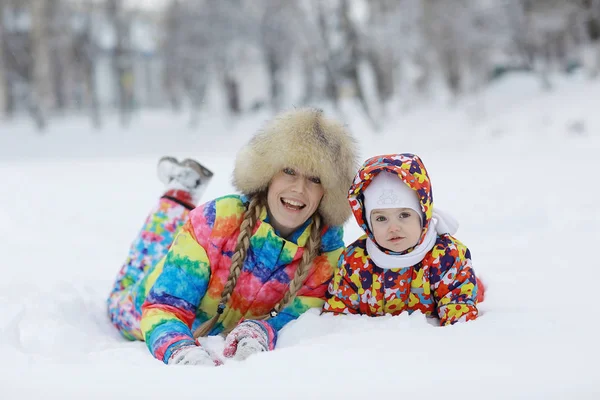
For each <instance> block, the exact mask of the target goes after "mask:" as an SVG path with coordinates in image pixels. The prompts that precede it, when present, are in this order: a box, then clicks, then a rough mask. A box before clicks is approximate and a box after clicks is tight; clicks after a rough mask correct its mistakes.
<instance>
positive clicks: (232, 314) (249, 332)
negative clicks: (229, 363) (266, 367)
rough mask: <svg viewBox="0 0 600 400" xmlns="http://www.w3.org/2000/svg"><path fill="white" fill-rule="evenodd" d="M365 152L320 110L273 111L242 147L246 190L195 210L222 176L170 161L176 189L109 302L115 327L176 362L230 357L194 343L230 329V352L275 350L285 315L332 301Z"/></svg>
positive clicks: (170, 181) (168, 173) (166, 164)
mask: <svg viewBox="0 0 600 400" xmlns="http://www.w3.org/2000/svg"><path fill="white" fill-rule="evenodd" d="M356 160H357V159H356V149H355V143H354V140H353V138H352V137H351V136H350V134H349V133H348V132H347V131H346V129H345V128H344V126H343V125H342V124H340V123H338V122H336V121H333V120H330V119H327V118H325V117H324V116H323V113H322V111H320V110H314V109H300V110H294V111H291V112H288V113H285V114H282V115H280V116H278V117H276V118H274V119H273V120H272V121H271V122H270V123H268V124H267V126H266V127H265V128H264V129H263V130H262V131H261V132H259V133H258V134H257V135H255V136H254V137H253V138H252V140H251V141H250V142H249V143H248V144H247V145H246V146H245V147H243V148H242V150H241V151H240V153H239V154H238V156H237V159H236V163H235V168H234V172H233V183H234V186H235V187H236V188H237V189H238V190H239V191H240V192H241V193H242V195H230V196H224V197H220V198H217V199H215V200H212V201H209V202H207V203H205V204H203V205H201V206H199V207H197V208H193V203H194V202H195V201H197V200H198V198H199V194H200V192H201V191H202V190H203V188H204V187H205V186H206V183H207V180H209V179H210V178H211V176H212V174H211V173H210V171H208V170H207V169H206V168H203V167H202V166H201V165H200V164H198V163H196V162H194V161H191V160H185V161H183V162H181V163H178V162H177V161H176V160H175V159H172V158H165V159H162V160H161V161H160V162H159V166H158V169H159V177H160V178H161V180H163V182H166V183H167V191H166V193H165V195H163V196H162V197H161V199H160V202H159V205H158V208H157V209H156V210H154V211H153V213H151V214H150V216H149V217H148V220H147V221H146V224H145V226H144V228H143V229H142V231H141V233H140V235H139V237H138V238H137V239H136V241H135V242H134V244H133V245H132V247H131V250H130V253H129V257H128V259H127V261H126V263H125V265H124V266H123V267H122V269H121V271H120V273H119V275H118V277H117V281H116V283H115V286H114V289H113V291H112V293H111V295H110V297H109V299H108V311H109V316H110V318H111V320H112V322H113V324H114V325H115V326H116V327H117V329H119V331H120V332H121V333H122V334H123V335H124V336H125V337H127V338H129V339H132V340H134V339H139V340H145V341H146V344H147V346H148V348H149V350H150V352H151V353H152V354H153V355H154V357H156V358H157V359H159V360H161V361H163V362H165V363H167V364H195V365H219V364H220V363H221V360H220V359H219V357H217V356H216V355H214V354H210V353H209V352H208V351H207V350H206V349H204V348H203V347H201V346H200V344H199V343H198V341H197V340H195V338H197V337H199V336H205V335H217V334H226V335H227V336H226V340H225V350H224V356H226V357H234V358H236V359H244V358H246V357H247V356H248V355H250V354H253V353H255V352H260V351H267V350H272V349H274V348H275V345H276V341H277V332H278V331H279V330H280V329H281V328H282V327H283V326H284V325H285V324H287V323H288V322H289V321H291V320H293V319H296V318H298V316H300V315H301V314H302V313H304V312H305V311H306V310H308V309H309V308H312V307H321V306H322V305H323V303H324V299H325V293H326V291H327V286H328V283H329V281H330V280H331V278H332V276H333V272H334V267H335V266H336V265H337V261H338V258H339V256H340V254H341V253H342V251H343V249H344V243H343V229H342V225H343V224H344V222H345V221H346V220H347V219H348V218H349V216H350V214H351V211H350V207H349V206H348V203H347V201H346V194H347V191H348V188H349V187H350V185H351V183H352V178H353V176H354V171H356V167H357V164H356V162H357V161H356ZM190 210H191V211H190ZM173 237H174V239H173Z"/></svg>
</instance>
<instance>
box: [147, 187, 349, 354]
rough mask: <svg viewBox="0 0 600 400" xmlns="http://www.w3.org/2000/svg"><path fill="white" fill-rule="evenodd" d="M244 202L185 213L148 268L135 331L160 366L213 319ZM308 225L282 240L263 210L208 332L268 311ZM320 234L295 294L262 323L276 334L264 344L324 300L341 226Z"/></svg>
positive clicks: (233, 199)
mask: <svg viewBox="0 0 600 400" xmlns="http://www.w3.org/2000/svg"><path fill="white" fill-rule="evenodd" d="M246 205H247V199H246V198H244V197H242V196H237V195H231V196H225V197H221V198H217V199H216V200H213V201H210V202H208V203H205V204H203V205H201V206H199V207H197V208H196V209H194V210H193V211H191V212H190V214H189V219H188V221H187V223H186V224H185V225H184V226H183V227H182V229H181V231H180V232H179V233H178V235H177V236H176V238H175V240H174V242H173V244H172V246H171V248H170V249H169V252H168V253H167V255H166V256H165V257H164V258H163V259H162V260H161V261H160V262H159V263H158V264H157V265H156V266H155V267H154V268H153V269H152V270H151V271H149V273H148V275H147V277H146V278H145V279H146V280H147V281H146V282H144V284H143V285H142V286H143V288H144V290H145V292H146V293H145V301H144V303H143V305H142V319H141V331H142V334H143V336H144V339H145V341H146V344H147V346H148V348H149V350H150V352H151V353H152V354H153V355H154V356H155V357H156V358H157V359H159V360H162V361H164V362H165V363H166V362H167V361H168V360H169V357H170V356H171V354H172V353H173V352H174V351H175V350H177V349H178V348H180V347H181V346H187V345H190V344H194V343H196V342H195V340H194V339H193V336H192V332H193V330H194V329H195V328H196V327H197V326H198V325H200V324H202V323H203V322H205V321H207V320H208V319H210V318H211V317H212V316H214V315H215V314H216V312H217V306H218V302H219V300H220V297H221V292H222V290H223V287H224V285H225V282H226V281H227V277H228V275H229V267H230V265H231V256H232V255H233V252H234V249H235V246H236V241H237V237H238V234H239V231H240V225H241V223H242V219H243V214H244V212H245V211H246ZM311 223H312V221H311V220H309V221H307V222H306V223H305V224H304V226H302V227H300V228H299V229H298V230H297V231H296V232H294V233H293V234H292V236H291V237H290V238H288V239H287V240H286V239H283V238H281V237H280V236H278V235H277V233H276V232H275V230H274V228H273V227H272V226H271V225H270V224H269V223H268V217H267V211H266V209H263V211H262V215H261V218H260V220H259V222H258V223H257V224H256V226H255V227H254V230H253V232H252V236H251V238H250V248H249V249H248V253H247V257H246V260H245V262H244V265H243V267H242V272H241V274H240V276H239V278H238V282H237V285H236V287H235V289H234V291H233V293H232V295H231V300H230V302H229V304H228V305H227V307H226V308H225V310H224V312H223V314H222V315H221V317H220V319H219V322H218V323H217V324H216V326H215V327H214V329H213V330H212V331H211V332H210V335H217V334H219V333H220V332H222V331H223V330H225V329H230V328H233V327H235V326H236V325H237V324H238V323H239V322H240V321H242V320H244V319H246V320H248V319H249V320H251V319H253V318H256V317H258V316H262V315H264V314H267V313H268V312H269V311H270V310H271V309H272V308H273V307H274V306H275V305H276V304H277V302H279V301H280V300H281V299H282V298H283V295H284V294H285V292H286V291H287V290H288V287H289V282H290V281H291V279H293V277H294V272H295V271H296V269H297V268H298V266H299V263H300V260H301V257H302V254H303V252H304V251H305V248H304V246H305V244H306V241H307V239H308V237H309V235H310V228H311V226H310V225H311ZM321 237H322V239H321V249H320V250H321V252H320V255H319V256H318V257H317V258H316V259H315V261H314V263H313V266H312V269H311V271H310V273H309V276H308V278H307V280H306V282H305V283H304V285H303V287H302V288H301V289H300V291H299V292H298V296H297V297H296V299H295V300H294V301H293V302H292V304H290V305H288V306H287V307H286V308H284V309H283V310H282V311H281V312H280V313H279V314H278V315H277V316H276V317H274V318H271V319H269V320H267V322H268V325H269V326H270V327H271V328H272V329H273V331H274V332H275V335H274V337H273V339H272V340H273V343H271V344H270V345H271V347H272V346H274V342H275V341H276V333H277V331H279V330H280V329H281V328H282V327H283V326H284V325H285V324H287V323H288V322H289V321H291V320H294V319H296V318H298V317H299V316H300V315H301V314H302V313H304V312H305V311H306V310H308V309H309V308H312V307H318V308H320V307H321V306H322V305H323V303H324V301H325V295H326V291H327V286H328V284H329V282H330V280H331V278H332V277H333V272H334V267H335V265H336V264H337V260H338V258H339V256H340V254H341V253H342V251H343V249H344V242H343V229H342V227H334V226H331V227H328V226H324V227H323V230H322V231H321Z"/></svg>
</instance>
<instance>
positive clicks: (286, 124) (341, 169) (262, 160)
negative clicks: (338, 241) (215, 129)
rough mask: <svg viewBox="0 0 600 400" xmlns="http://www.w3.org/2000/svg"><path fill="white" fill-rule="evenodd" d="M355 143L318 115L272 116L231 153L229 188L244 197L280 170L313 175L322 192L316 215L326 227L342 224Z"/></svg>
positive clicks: (338, 126)
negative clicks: (285, 169) (234, 160)
mask: <svg viewBox="0 0 600 400" xmlns="http://www.w3.org/2000/svg"><path fill="white" fill-rule="evenodd" d="M356 147H357V146H356V141H355V140H354V138H353V137H352V136H351V135H350V133H349V132H348V131H347V130H346V128H345V127H344V125H342V124H341V123H339V122H337V121H334V120H331V119H327V118H325V117H324V116H323V111H321V110H318V109H313V108H303V109H296V110H293V111H289V112H286V113H283V114H280V115H278V116H277V117H275V118H274V119H273V120H271V121H270V122H269V123H267V125H266V126H265V127H264V128H263V129H262V130H261V131H259V132H258V133H257V134H256V135H255V136H254V137H253V138H252V139H251V140H250V142H249V143H248V144H247V145H246V146H244V147H243V148H242V149H241V150H240V152H239V153H238V155H237V158H236V162H235V169H234V171H233V185H234V186H235V187H236V188H237V189H238V190H239V191H240V192H242V193H244V194H246V195H253V194H256V193H258V192H261V191H266V190H267V188H268V186H269V183H270V181H271V179H272V178H273V176H274V175H275V174H276V173H277V172H279V171H281V170H282V169H283V168H285V167H291V168H299V169H301V170H302V171H304V172H305V173H307V174H310V175H315V176H318V177H319V178H320V179H321V183H322V185H323V187H324V189H325V194H324V195H323V199H322V200H321V204H320V205H319V213H320V214H321V216H322V217H323V220H324V222H325V223H326V224H327V225H342V224H344V223H345V222H346V221H347V220H348V218H349V217H350V215H351V210H350V206H349V204H348V200H347V195H348V189H349V188H350V186H351V185H352V180H353V178H354V174H355V173H356V171H357V169H358V164H357V149H356Z"/></svg>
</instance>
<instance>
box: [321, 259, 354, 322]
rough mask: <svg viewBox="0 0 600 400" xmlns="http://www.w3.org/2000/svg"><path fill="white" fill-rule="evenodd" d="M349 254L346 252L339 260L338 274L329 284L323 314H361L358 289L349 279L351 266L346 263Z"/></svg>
mask: <svg viewBox="0 0 600 400" xmlns="http://www.w3.org/2000/svg"><path fill="white" fill-rule="evenodd" d="M347 252H348V251H347V250H345V251H344V252H343V253H342V255H341V256H340V258H339V260H338V267H337V270H336V273H335V275H334V277H333V280H332V281H331V283H330V284H329V289H328V295H327V301H326V302H325V304H323V312H332V313H335V314H359V313H360V311H359V304H360V299H359V296H358V293H357V287H356V286H355V285H354V284H353V283H352V282H351V281H350V278H349V268H350V265H348V263H347V262H346V258H347V257H348V256H347Z"/></svg>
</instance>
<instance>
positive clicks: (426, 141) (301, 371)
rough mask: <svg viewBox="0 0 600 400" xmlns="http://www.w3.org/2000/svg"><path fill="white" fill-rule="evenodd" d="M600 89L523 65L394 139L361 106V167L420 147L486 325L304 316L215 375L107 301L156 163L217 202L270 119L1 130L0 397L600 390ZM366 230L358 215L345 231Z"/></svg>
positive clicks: (401, 124)
mask: <svg viewBox="0 0 600 400" xmlns="http://www.w3.org/2000/svg"><path fill="white" fill-rule="evenodd" d="M599 99H600V82H598V81H591V82H590V81H587V80H585V79H583V78H578V77H573V78H570V80H560V81H557V83H556V89H555V90H554V91H553V92H541V91H540V90H539V83H538V82H537V81H535V80H533V79H531V78H529V77H526V76H515V77H513V78H511V79H509V80H506V81H502V82H499V83H497V84H495V85H494V86H493V87H492V88H490V89H489V90H487V91H486V92H484V93H482V94H479V95H478V96H477V97H472V98H468V99H465V100H462V101H461V102H460V103H459V104H457V105H455V106H453V107H451V108H448V107H447V105H446V104H436V103H432V104H431V105H429V106H428V107H418V108H414V109H413V110H411V111H410V112H409V113H400V112H398V113H397V114H396V115H390V116H389V117H388V122H387V123H386V124H385V128H384V130H383V131H382V132H379V133H374V132H371V130H370V129H369V128H368V124H367V122H365V121H364V120H363V119H361V118H360V117H359V114H360V113H359V112H347V113H346V115H351V116H352V117H350V118H347V121H348V122H349V126H350V128H351V129H352V131H353V132H354V133H355V134H356V136H360V146H361V157H362V158H363V159H365V158H367V157H369V156H373V155H375V154H381V153H388V152H414V153H416V154H419V155H421V156H422V158H423V160H424V162H425V164H426V166H427V167H428V170H429V172H430V175H431V178H432V182H433V185H434V186H433V187H434V198H435V201H436V204H438V205H439V206H440V207H441V208H444V209H445V210H447V211H450V212H452V213H453V214H454V215H455V217H456V218H457V219H458V220H459V221H460V223H461V227H460V229H459V232H458V234H457V237H458V238H459V239H461V240H462V241H463V242H465V243H466V244H467V245H468V246H469V247H470V249H471V252H472V255H473V262H474V267H475V269H476V272H477V273H478V274H479V275H480V276H481V277H483V279H484V280H485V282H486V283H487V286H488V292H487V298H486V301H485V302H484V303H483V304H482V305H481V307H480V309H481V317H480V318H479V319H478V320H477V321H474V322H469V323H466V324H462V325H455V326H452V327H446V328H441V327H437V326H435V325H434V324H432V323H431V321H428V320H427V319H426V318H424V317H423V316H421V315H413V316H410V317H409V316H406V315H401V316H398V317H382V318H369V317H360V316H352V317H350V316H349V317H332V316H330V315H325V316H318V313H317V312H309V313H307V314H305V315H304V316H302V317H301V318H300V319H299V320H298V321H296V322H293V323H291V324H289V325H288V326H287V327H286V328H284V330H283V331H282V332H281V336H280V342H279V345H278V349H277V350H276V351H273V352H269V353H263V354H259V355H256V356H253V357H251V358H249V359H248V360H246V361H244V362H235V361H230V362H227V363H226V365H224V366H222V367H219V368H206V367H168V366H165V365H163V364H162V363H161V362H159V361H156V360H155V359H154V358H152V356H151V355H150V353H149V352H148V350H147V349H146V347H145V345H144V344H143V343H141V342H128V341H126V340H124V339H122V338H121V337H120V336H119V334H118V333H117V332H116V330H115V329H114V328H113V327H112V326H111V325H110V323H109V321H108V319H107V317H106V316H105V298H106V296H107V294H108V292H109V290H110V287H111V285H112V282H113V279H114V278H115V275H116V273H117V270H118V269H119V267H120V265H121V263H122V262H123V260H124V259H125V256H126V252H127V249H128V246H129V244H130V242H131V240H132V239H133V238H134V236H135V235H136V234H137V231H138V229H139V228H140V227H141V224H142V222H143V219H144V218H145V216H146V212H147V211H148V209H149V208H150V207H151V206H152V205H153V204H154V202H155V201H156V199H157V196H158V195H159V194H160V190H161V186H160V183H159V182H158V180H157V179H156V175H155V163H156V160H157V158H158V157H160V156H162V155H164V154H171V155H175V156H177V157H188V156H192V157H195V158H197V159H198V160H200V161H201V162H202V163H204V164H206V166H208V167H209V168H211V169H212V170H214V171H216V179H214V180H213V183H212V184H211V186H210V187H209V188H208V190H207V192H206V193H205V199H207V200H208V199H211V198H214V197H216V196H220V195H223V194H227V193H231V192H232V191H233V188H232V186H231V183H230V176H231V171H232V168H233V158H234V156H235V152H236V151H237V149H238V148H239V147H240V146H241V145H242V144H243V143H244V142H245V140H247V138H248V137H249V136H250V134H251V133H252V132H254V131H256V129H258V128H259V127H260V125H261V124H262V122H263V121H264V119H265V118H267V115H266V114H255V115H251V116H246V117H244V118H242V119H231V118H229V119H224V118H219V115H217V114H215V113H211V112H207V113H205V114H203V115H202V118H201V123H200V126H199V127H198V128H197V129H195V130H190V129H189V128H188V127H187V118H185V117H183V116H174V115H172V114H170V113H168V112H154V113H152V114H150V113H146V114H143V115H140V116H138V117H137V120H136V121H135V123H134V124H133V126H132V127H131V128H130V129H120V128H118V126H117V124H116V121H113V120H112V119H111V121H110V123H107V125H106V127H105V129H104V130H102V131H94V130H92V129H91V128H90V127H89V122H88V121H87V120H86V119H84V118H83V117H82V118H79V117H71V118H68V119H64V120H61V121H54V122H53V124H52V128H51V130H50V131H49V132H46V133H43V134H39V133H38V132H36V131H35V130H34V128H32V126H31V125H32V124H31V122H30V121H29V120H26V119H24V120H17V121H13V122H10V123H4V124H2V125H0V184H1V187H2V193H3V195H2V196H1V197H0V243H1V246H2V247H1V248H2V254H3V257H2V259H1V261H0V266H1V267H0V268H1V271H2V273H1V274H0V354H2V360H3V362H0V365H1V366H0V399H2V400H8V399H29V398H32V399H33V398H44V399H46V398H48V399H53V398H56V399H58V398H77V399H121V398H122V399H133V398H146V399H151V398H167V397H168V398H173V399H196V400H197V399H203V398H219V399H238V398H257V399H271V398H273V399H281V398H290V399H338V398H345V399H355V398H356V399H358V398H366V397H368V398H369V399H378V398H379V399H381V398H383V396H386V397H387V398H402V397H401V396H403V395H414V396H415V397H414V398H415V399H440V398H443V399H454V398H457V399H458V398H477V399H567V398H568V399H598V398H600V368H599V367H598V365H597V364H598V361H597V360H598V359H599V358H600V345H599V344H598V330H599V329H598V328H599V323H598V318H597V316H596V315H595V314H594V308H593V307H595V306H594V304H595V301H597V298H598V295H597V294H596V290H597V284H596V281H597V279H598V265H599V263H598V257H597V256H595V255H594V254H595V253H594V251H595V249H596V247H595V246H597V240H598V234H597V231H596V227H597V226H598V224H599V223H600V212H599V211H598V207H597V199H596V197H595V196H596V195H598V193H600V188H599V185H598V180H597V179H596V178H595V176H594V175H593V174H594V171H598V167H599V166H600V160H598V152H599V150H600V114H599V113H598V105H599V104H600V100H599ZM165 141H168V142H165ZM359 234H360V230H359V228H358V227H357V226H356V223H355V222H354V221H350V222H349V223H348V225H347V229H346V234H345V240H346V242H347V243H349V242H351V241H352V240H354V239H355V238H356V237H357V236H358V235H359ZM590 307H591V309H590ZM222 342H223V341H222V339H220V338H209V339H208V340H206V344H207V345H208V346H210V347H211V348H213V349H215V350H217V351H218V350H219V349H220V348H222V346H223V343H222ZM217 396H218V397H217Z"/></svg>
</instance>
